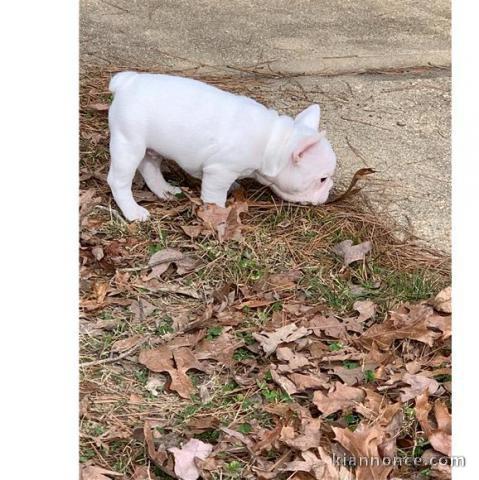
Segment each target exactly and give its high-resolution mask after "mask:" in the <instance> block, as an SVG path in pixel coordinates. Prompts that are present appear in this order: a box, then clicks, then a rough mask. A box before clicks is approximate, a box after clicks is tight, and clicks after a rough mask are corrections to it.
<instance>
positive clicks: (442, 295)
mask: <svg viewBox="0 0 479 480" xmlns="http://www.w3.org/2000/svg"><path fill="white" fill-rule="evenodd" d="M451 294H452V288H451V287H446V288H444V289H443V290H441V291H440V292H439V293H438V294H437V295H436V296H435V297H434V300H432V302H431V305H432V306H433V307H434V308H435V309H436V310H437V311H438V312H443V313H452V306H451Z"/></svg>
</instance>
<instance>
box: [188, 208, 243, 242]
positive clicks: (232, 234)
mask: <svg viewBox="0 0 479 480" xmlns="http://www.w3.org/2000/svg"><path fill="white" fill-rule="evenodd" d="M247 211H248V204H247V203H246V202H233V203H231V204H230V205H228V206H227V207H225V208H223V207H219V206H218V205H216V204H212V203H206V204H204V205H201V206H200V207H199V208H198V212H197V215H198V217H199V218H200V219H201V220H202V221H203V223H204V225H205V227H206V228H207V229H209V230H210V231H213V232H215V233H216V234H217V235H218V240H219V241H220V243H222V242H224V241H225V240H236V241H238V242H239V241H241V240H242V239H243V236H242V234H241V230H242V228H244V227H243V225H242V223H241V219H240V214H241V213H246V212H247Z"/></svg>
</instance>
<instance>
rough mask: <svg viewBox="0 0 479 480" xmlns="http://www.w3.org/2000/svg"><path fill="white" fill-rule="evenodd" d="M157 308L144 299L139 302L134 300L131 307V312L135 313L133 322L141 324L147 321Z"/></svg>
mask: <svg viewBox="0 0 479 480" xmlns="http://www.w3.org/2000/svg"><path fill="white" fill-rule="evenodd" d="M156 308H157V307H156V305H153V304H152V303H150V302H147V301H146V300H144V299H138V301H136V300H133V301H132V302H131V305H130V311H131V312H132V313H133V322H134V323H140V322H143V321H145V319H147V318H148V317H149V316H150V315H151V314H152V313H153V312H154V311H155V310H156Z"/></svg>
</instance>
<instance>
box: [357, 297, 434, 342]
mask: <svg viewBox="0 0 479 480" xmlns="http://www.w3.org/2000/svg"><path fill="white" fill-rule="evenodd" d="M403 310H404V311H394V312H390V316H389V318H387V319H386V320H385V321H384V322H382V323H376V324H374V325H372V326H371V327H370V328H369V329H368V330H366V331H365V332H364V333H363V335H361V337H359V338H358V340H357V342H358V343H359V344H360V345H362V346H363V347H366V348H371V347H372V346H373V345H374V344H376V345H377V346H378V347H379V348H381V349H382V350H387V349H389V348H390V346H391V344H392V343H393V342H394V340H399V339H404V338H410V339H413V340H417V341H419V342H422V343H425V344H427V345H429V346H432V345H433V344H434V341H435V340H436V339H438V338H439V337H441V333H439V332H436V331H434V330H432V329H431V328H429V327H430V326H434V325H429V322H430V320H431V316H433V315H435V314H434V311H433V309H432V308H431V307H429V306H427V305H421V304H419V305H408V306H405V307H404V308H403Z"/></svg>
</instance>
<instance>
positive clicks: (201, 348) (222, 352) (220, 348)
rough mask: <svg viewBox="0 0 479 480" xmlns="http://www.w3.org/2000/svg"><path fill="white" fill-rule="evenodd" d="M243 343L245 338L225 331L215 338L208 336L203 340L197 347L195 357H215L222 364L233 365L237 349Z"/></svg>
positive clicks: (200, 358)
mask: <svg viewBox="0 0 479 480" xmlns="http://www.w3.org/2000/svg"><path fill="white" fill-rule="evenodd" d="M243 345H244V341H243V340H240V339H238V338H236V337H234V336H233V335H231V333H229V332H223V333H221V335H220V336H219V337H217V338H215V339H213V340H209V339H208V338H205V339H203V340H201V342H200V343H199V344H198V346H197V347H196V348H195V357H196V358H197V359H198V360H206V359H213V360H216V361H217V362H219V363H220V364H222V365H226V366H232V365H233V363H234V359H233V355H234V353H235V350H236V349H237V348H240V347H241V346H243Z"/></svg>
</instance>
